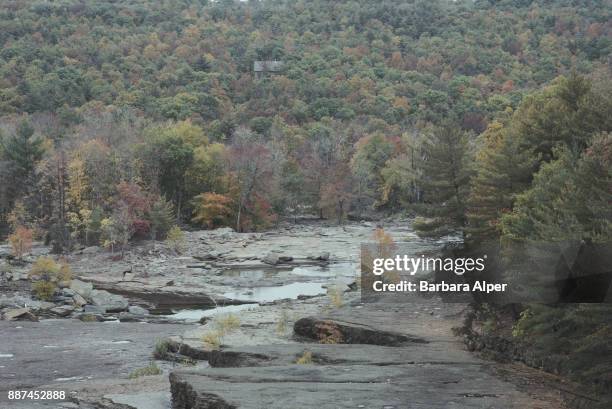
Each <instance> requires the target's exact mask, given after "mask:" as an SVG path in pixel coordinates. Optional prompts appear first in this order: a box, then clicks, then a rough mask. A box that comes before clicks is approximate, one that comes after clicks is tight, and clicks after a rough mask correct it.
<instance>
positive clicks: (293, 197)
mask: <svg viewBox="0 0 612 409" xmlns="http://www.w3.org/2000/svg"><path fill="white" fill-rule="evenodd" d="M611 12H612V7H610V3H609V2H607V1H605V0H590V1H587V0H488V1H484V0H476V1H467V0H465V1H463V0H459V1H453V2H451V1H442V0H406V1H377V2H373V1H364V0H353V1H346V2H335V1H327V0H316V1H302V0H298V1H288V0H265V1H246V2H237V1H227V0H224V1H215V2H212V1H210V2H209V1H206V0H173V1H168V0H166V1H149V0H136V1H127V0H125V1H124V0H119V1H110V0H107V1H103V0H102V1H97V0H96V1H94V0H61V1H55V2H47V1H16V0H15V1H9V0H7V1H4V2H3V5H2V7H1V8H0V44H1V45H2V47H1V51H0V115H1V116H0V180H1V181H2V182H1V184H0V233H1V235H2V236H8V237H9V240H10V241H11V243H12V244H13V247H14V248H16V249H17V253H21V252H23V250H24V249H26V248H27V247H28V243H30V242H31V241H32V240H34V239H41V240H45V241H46V242H47V243H49V244H52V245H53V247H54V250H55V251H57V252H62V251H66V250H69V249H71V248H73V247H74V246H75V245H77V244H80V245H104V246H108V247H112V248H115V246H120V247H122V248H123V247H124V246H125V245H126V244H127V243H128V242H129V241H130V240H134V239H143V238H158V239H161V238H164V237H165V236H166V235H167V234H168V232H169V231H170V230H171V228H172V226H174V225H175V224H178V225H182V226H186V225H192V226H198V227H199V226H201V227H205V228H214V227H219V226H231V227H233V228H235V229H236V230H239V231H249V230H257V229H263V228H266V227H269V226H272V225H274V223H275V222H276V221H278V220H280V219H281V218H283V217H289V216H297V215H300V214H307V213H310V214H316V215H319V216H320V217H324V218H327V219H329V220H331V221H334V222H342V221H343V220H345V219H346V218H348V217H363V216H364V215H367V214H369V213H372V212H384V213H386V214H398V213H400V214H411V215H415V214H416V215H418V216H419V217H418V218H417V219H416V221H415V226H416V227H417V229H418V230H419V232H420V233H421V234H423V235H429V236H437V237H440V236H443V235H446V234H449V233H458V234H461V235H462V236H463V238H464V240H465V243H466V244H468V245H478V244H480V243H483V242H497V243H500V242H516V241H523V242H528V241H530V240H532V241H561V240H585V241H588V242H595V243H605V242H609V241H610V239H611V236H612V222H611V220H612V218H611V216H612V215H611V211H610V203H611V202H612V197H611V194H612V189H611V187H612V174H611V169H612V166H611V161H612V137H611V136H610V132H611V131H612V117H611V116H610V113H612V83H611V81H610V66H609V64H610V58H611V57H610V55H611V51H612V36H611V34H612V23H611V22H612V16H611ZM259 62H264V63H259ZM266 62H269V63H266ZM257 67H258V68H257ZM256 68H257V70H256ZM488 311H491V310H488ZM495 314H496V313H493V312H489V315H488V318H487V319H489V320H492V319H493V320H494V319H495V317H496V315H495ZM611 316H612V315H611V314H610V312H609V309H606V308H605V307H596V306H590V307H589V306H585V305H575V306H570V307H544V306H538V307H535V306H533V307H522V313H521V314H520V317H521V318H520V320H519V321H518V322H517V323H516V327H515V329H516V330H517V331H516V334H517V337H519V338H522V339H524V340H525V342H528V343H530V344H533V345H535V348H536V351H538V352H539V353H542V354H543V355H550V354H558V355H560V356H563V357H564V359H565V361H563V363H562V364H560V365H561V368H556V371H557V372H562V373H566V374H571V375H575V374H579V375H580V376H581V377H582V378H581V379H587V380H588V381H589V382H592V383H595V384H598V385H600V386H605V387H609V386H610V385H611V384H612V379H610V378H609V376H610V373H611V372H610V370H609V368H610V365H609V362H608V363H606V362H599V363H598V364H597V365H593V361H594V360H593V357H598V356H607V357H609V356H611V355H612V351H611V350H610V345H609V344H608V343H606V342H605V341H606V340H608V339H609V337H610V334H612V332H611V331H612V323H610V317H611ZM492 317H493V318H492ZM559 328H563V330H559ZM576 334H580V336H581V337H584V338H585V339H587V340H588V342H584V343H581V342H578V341H577V340H576V338H575V337H576ZM553 339H554V340H555V342H552V340H553Z"/></svg>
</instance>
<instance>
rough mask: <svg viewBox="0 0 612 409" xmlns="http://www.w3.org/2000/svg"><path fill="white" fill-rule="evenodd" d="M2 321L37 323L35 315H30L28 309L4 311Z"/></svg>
mask: <svg viewBox="0 0 612 409" xmlns="http://www.w3.org/2000/svg"><path fill="white" fill-rule="evenodd" d="M4 319H5V320H7V321H21V320H22V321H38V318H37V317H36V315H34V314H32V312H31V311H30V309H29V308H16V309H14V310H8V311H5V312H4Z"/></svg>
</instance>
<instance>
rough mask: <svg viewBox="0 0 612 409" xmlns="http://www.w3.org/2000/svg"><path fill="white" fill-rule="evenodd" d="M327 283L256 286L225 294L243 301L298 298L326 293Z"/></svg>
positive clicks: (227, 296)
mask: <svg viewBox="0 0 612 409" xmlns="http://www.w3.org/2000/svg"><path fill="white" fill-rule="evenodd" d="M324 285H325V283H291V284H285V285H279V286H272V287H254V288H250V289H248V290H242V291H230V292H227V293H225V294H223V296H224V297H226V298H231V299H234V300H242V301H254V302H271V301H276V300H282V299H285V298H290V299H296V298H297V297H298V295H319V294H325V292H326V290H325V288H323V286H324Z"/></svg>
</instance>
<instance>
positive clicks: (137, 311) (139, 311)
mask: <svg viewBox="0 0 612 409" xmlns="http://www.w3.org/2000/svg"><path fill="white" fill-rule="evenodd" d="M128 312H129V313H130V314H134V315H149V311H148V310H147V309H146V308H142V307H139V306H137V305H130V307H129V308H128Z"/></svg>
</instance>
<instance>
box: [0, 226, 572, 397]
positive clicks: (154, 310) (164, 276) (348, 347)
mask: <svg viewBox="0 0 612 409" xmlns="http://www.w3.org/2000/svg"><path fill="white" fill-rule="evenodd" d="M383 227H384V228H385V231H386V232H387V233H389V234H391V235H392V236H393V238H394V239H395V240H396V241H404V242H408V243H410V246H411V250H412V251H414V252H415V254H421V253H422V252H431V251H436V250H437V249H439V248H440V246H442V245H443V242H435V241H427V240H422V239H419V238H418V237H417V236H416V235H415V234H414V232H413V231H412V229H411V227H410V222H409V221H401V222H399V223H398V222H394V223H387V225H383ZM376 228H377V226H376V225H375V224H373V223H369V222H363V223H352V224H349V225H346V226H327V225H325V224H323V223H320V222H317V223H308V224H302V225H286V226H283V227H281V228H280V229H278V230H275V231H270V232H266V233H235V232H233V231H231V230H230V229H219V230H214V231H197V232H188V233H187V234H186V240H187V243H186V246H185V250H184V252H183V253H182V254H180V255H176V254H172V252H171V251H170V250H169V249H167V248H166V247H165V245H164V244H163V243H153V242H146V243H141V244H140V245H138V246H134V247H133V248H132V249H130V250H129V251H128V252H127V253H126V256H125V257H124V259H122V260H118V261H112V256H111V255H110V254H109V253H108V252H106V251H104V250H102V249H98V248H88V249H82V250H79V251H77V252H75V253H73V254H71V255H69V256H68V257H67V261H68V262H69V263H70V265H71V266H72V268H73V271H74V274H75V276H76V277H77V279H78V280H79V282H81V283H85V284H84V286H85V287H88V286H89V285H91V286H92V287H93V289H95V290H96V291H108V292H109V294H112V295H113V296H114V297H122V298H121V299H122V300H124V301H125V302H121V303H120V304H121V305H125V308H124V309H123V310H121V311H112V312H111V311H104V312H97V313H95V314H94V316H95V317H101V318H102V321H110V322H99V320H98V319H96V320H93V322H82V321H78V320H77V319H79V318H81V319H82V315H83V313H84V311H82V310H84V308H86V307H87V305H89V304H86V305H85V306H83V307H78V306H75V305H72V307H74V309H73V310H72V311H71V312H70V313H69V314H67V315H66V316H65V317H64V318H59V317H57V316H54V317H53V319H48V318H46V317H45V314H42V315H40V316H39V319H40V320H41V321H40V322H21V321H0V333H1V335H2V339H3V340H8V342H6V343H5V344H4V345H3V347H2V350H0V354H3V355H0V356H6V357H5V358H0V365H1V366H3V368H2V369H3V371H4V373H5V377H7V379H9V380H10V382H8V383H6V384H5V385H6V386H4V385H3V386H2V387H1V388H2V389H6V388H20V387H23V388H28V389H30V388H38V389H42V388H52V389H62V390H66V391H68V392H69V395H70V399H71V400H70V402H65V403H62V404H59V403H54V404H52V406H50V407H54V408H55V407H60V408H61V407H65V408H69V407H80V408H87V407H98V408H100V407H103V408H117V409H119V408H120V409H126V408H137V409H139V408H146V409H154V408H155V409H157V408H168V407H169V405H170V402H171V400H173V401H174V409H183V408H185V409H187V408H216V407H218V408H228V407H237V408H261V407H266V408H287V407H299V408H308V407H320V408H326V407H329V408H332V407H333V408H338V407H341V408H344V407H347V408H348V407H351V408H354V407H365V408H370V407H377V408H378V407H385V408H388V409H390V408H398V409H399V408H404V407H407V406H406V405H407V402H411V405H412V406H410V407H411V408H412V407H423V408H432V407H434V408H435V407H440V408H442V407H444V408H447V407H458V408H470V407H474V408H482V407H497V408H510V407H517V408H518V407H520V408H525V407H533V408H535V407H538V408H551V409H552V408H555V409H557V408H562V407H563V403H562V397H561V393H560V392H559V390H558V389H557V388H555V383H554V381H550V380H548V379H547V378H545V377H542V376H540V375H539V372H538V371H535V370H528V369H526V368H522V367H521V368H520V371H519V370H517V369H515V368H514V366H513V365H502V364H499V363H493V362H491V361H486V360H483V359H480V358H478V357H476V356H474V355H473V354H471V353H470V352H468V351H467V349H466V348H465V346H464V344H463V343H462V340H461V339H460V338H457V337H455V336H453V334H452V328H453V327H454V326H458V325H459V324H460V322H461V320H462V317H463V314H464V312H465V308H466V306H465V305H462V304H444V303H442V302H441V301H440V300H438V299H436V298H432V299H427V300H424V299H418V300H416V299H415V300H414V302H405V303H401V304H389V303H385V304H363V303H361V299H360V296H359V291H358V290H357V285H356V277H357V269H358V260H359V258H358V255H359V246H360V244H361V243H362V242H364V241H370V240H372V238H373V234H374V232H375V230H376ZM41 251H42V250H41ZM26 270H27V266H23V267H22V268H21V270H20V269H19V268H15V269H13V271H12V274H13V277H15V276H19V277H20V278H21V277H23V274H24V272H25V271H26ZM6 283H8V284H6V285H5V286H4V287H3V289H6V288H7V287H9V288H14V289H15V291H13V292H12V293H11V294H10V295H11V297H12V298H13V299H15V298H17V297H21V298H20V300H22V301H23V300H24V299H27V297H29V293H28V290H27V280H16V281H15V280H11V281H10V282H8V281H7V282H6ZM15 283H17V284H18V285H17V286H14V287H11V285H13V284H15ZM72 287H74V286H72ZM72 287H71V288H72ZM3 292H4V290H3ZM77 293H78V291H77ZM7 298H8V297H5V300H6V299H7ZM84 298H87V297H84ZM90 298H91V297H90ZM73 301H74V298H72V299H70V297H64V298H63V299H62V300H60V301H59V302H62V303H63V302H73ZM86 301H87V300H86ZM59 302H58V303H59ZM22 307H23V306H22ZM134 307H137V308H144V309H146V313H144V314H142V315H137V314H132V313H130V312H129V309H130V308H132V310H134ZM53 308H57V306H54V307H53ZM6 309H7V307H5V311H6ZM79 309H81V311H80V310H79ZM134 311H136V310H134ZM229 313H232V314H233V315H232V316H233V317H235V318H237V320H236V319H235V318H233V320H234V322H233V323H232V325H231V328H226V329H225V330H224V331H222V334H221V333H219V332H218V331H219V325H220V324H219V322H220V321H222V320H223V319H224V318H227V317H228V314H229ZM34 314H35V315H39V314H38V311H34ZM49 316H51V315H49ZM111 318H115V319H111ZM236 321H237V322H236ZM215 331H217V334H216V335H218V339H215V337H214V336H213V337H212V338H211V336H210V335H211V334H212V335H215ZM211 339H212V340H213V341H215V342H213V343H212V344H211V343H210V342H207V340H208V341H211ZM25 340H28V341H27V342H26V341H25ZM160 345H163V349H164V351H163V352H164V353H163V354H161V355H160V354H158V358H164V359H155V358H154V357H153V352H154V350H156V349H159V346H160ZM158 352H159V351H158ZM9 355H10V357H9ZM298 362H299V363H298ZM151 363H153V364H154V365H155V366H156V367H157V368H158V369H159V370H160V371H161V374H159V375H150V376H142V377H132V378H131V375H133V374H134V373H137V371H138V370H139V369H142V368H145V367H147V366H149V365H150V364H151ZM37 368H41V369H37ZM522 371H523V372H524V374H522V375H521V373H523V372H522ZM530 371H531V372H530ZM502 372H503V373H504V374H503V375H500V373H502ZM525 374H527V375H525ZM168 380H169V381H168ZM527 380H528V381H527ZM264 389H265V391H266V393H263V392H262V391H263V390H264ZM194 399H195V400H194ZM20 404H21V405H27V404H28V403H27V402H22V403H20ZM53 405H54V406H53ZM61 405H63V406H61ZM75 405H76V406H75ZM122 405H123V406H122ZM126 405H127V406H126ZM215 405H216V406H215ZM287 405H289V406H287ZM19 407H22V406H19ZM23 407H28V406H23ZM31 407H40V406H31Z"/></svg>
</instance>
